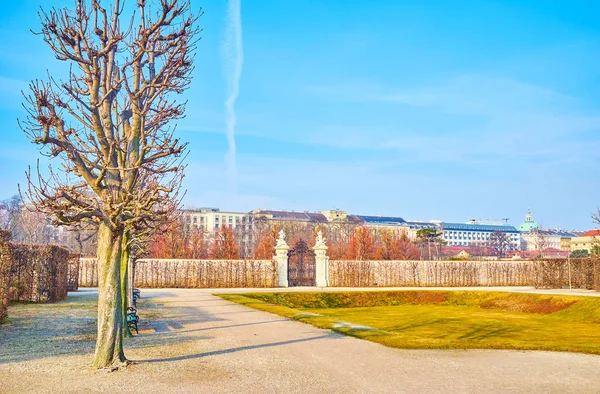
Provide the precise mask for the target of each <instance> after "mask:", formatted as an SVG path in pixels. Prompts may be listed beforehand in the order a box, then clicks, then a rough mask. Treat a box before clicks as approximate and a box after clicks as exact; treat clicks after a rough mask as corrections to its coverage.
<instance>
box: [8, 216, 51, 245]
mask: <svg viewBox="0 0 600 394" xmlns="http://www.w3.org/2000/svg"><path fill="white" fill-rule="evenodd" d="M48 227H49V226H48V221H47V219H46V218H45V217H44V215H42V214H41V213H39V212H37V211H33V210H28V209H23V210H21V212H20V214H19V218H18V226H17V229H18V231H17V234H16V235H17V239H18V240H19V241H21V242H26V243H30V244H41V243H48V242H49V241H50V239H49V228H48Z"/></svg>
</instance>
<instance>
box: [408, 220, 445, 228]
mask: <svg viewBox="0 0 600 394" xmlns="http://www.w3.org/2000/svg"><path fill="white" fill-rule="evenodd" d="M406 224H408V226H409V227H410V228H437V227H439V225H438V224H437V223H431V222H413V221H408V222H406Z"/></svg>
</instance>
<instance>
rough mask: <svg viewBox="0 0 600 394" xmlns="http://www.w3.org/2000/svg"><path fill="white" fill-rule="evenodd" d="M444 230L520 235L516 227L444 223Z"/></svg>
mask: <svg viewBox="0 0 600 394" xmlns="http://www.w3.org/2000/svg"><path fill="white" fill-rule="evenodd" d="M441 226H442V227H443V228H444V230H450V231H452V230H459V231H487V232H494V231H502V232H505V233H518V232H519V231H518V230H517V229H516V228H515V227H514V226H498V225H492V224H466V223H442V224H441Z"/></svg>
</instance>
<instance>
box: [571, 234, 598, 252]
mask: <svg viewBox="0 0 600 394" xmlns="http://www.w3.org/2000/svg"><path fill="white" fill-rule="evenodd" d="M570 246H571V251H575V250H587V251H588V252H589V253H590V254H592V250H593V249H594V248H599V247H600V230H590V231H587V232H585V233H583V234H582V235H581V236H580V237H575V238H571V245H570Z"/></svg>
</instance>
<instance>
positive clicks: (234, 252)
mask: <svg viewBox="0 0 600 394" xmlns="http://www.w3.org/2000/svg"><path fill="white" fill-rule="evenodd" d="M208 257H209V258H211V259H219V260H235V259H239V258H240V251H239V250H238V246H237V243H236V241H235V234H234V233H233V229H231V228H230V227H227V226H225V225H223V226H222V227H220V228H219V230H218V231H217V232H215V235H214V239H213V242H212V245H211V247H210V251H209V253H208Z"/></svg>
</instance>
